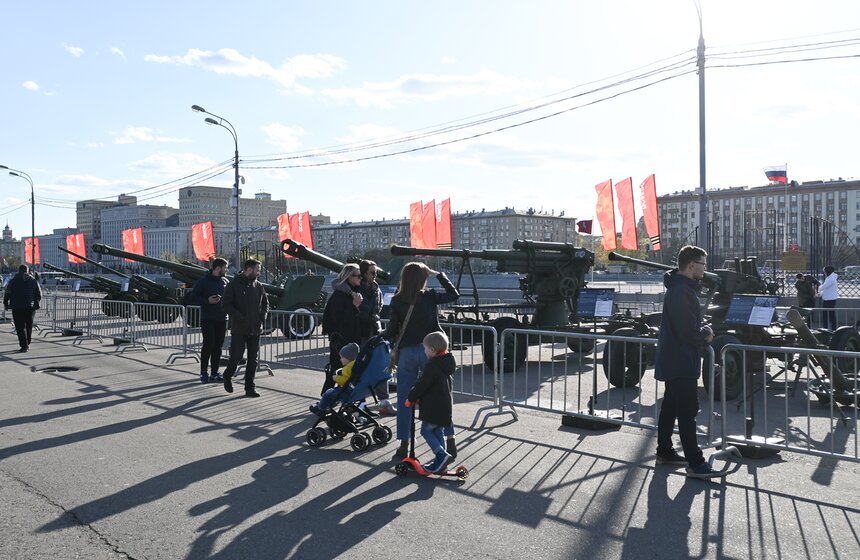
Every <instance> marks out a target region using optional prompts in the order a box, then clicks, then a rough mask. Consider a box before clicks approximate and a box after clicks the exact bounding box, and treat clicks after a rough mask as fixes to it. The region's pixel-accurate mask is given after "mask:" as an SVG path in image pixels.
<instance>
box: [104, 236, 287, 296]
mask: <svg viewBox="0 0 860 560" xmlns="http://www.w3.org/2000/svg"><path fill="white" fill-rule="evenodd" d="M93 251H95V252H96V253H99V254H101V255H110V256H113V257H122V258H125V259H129V260H132V261H137V262H142V263H144V264H150V265H152V266H158V267H160V268H163V269H165V270H169V271H170V272H171V276H173V278H174V279H176V280H178V281H180V282H185V283H186V284H194V283H195V282H197V281H198V280H200V279H201V278H203V277H204V276H206V274H208V273H209V269H208V268H204V267H202V266H198V265H196V264H187V263H177V262H173V261H168V260H165V259H159V258H156V257H150V256H148V255H140V254H138V253H131V252H129V251H124V250H122V249H117V248H116V247H111V246H110V245H104V244H101V243H95V244H93ZM240 272H241V271H240ZM141 278H143V277H141ZM146 280H148V281H149V282H153V283H154V284H156V285H159V286H160V284H158V283H157V282H154V281H152V280H149V279H148V278H147V279H146ZM261 284H262V285H263V289H265V290H266V293H267V294H269V295H272V296H276V297H280V296H281V295H283V293H284V288H281V287H280V286H275V285H273V284H265V283H263V282H261Z"/></svg>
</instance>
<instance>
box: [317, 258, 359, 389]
mask: <svg viewBox="0 0 860 560" xmlns="http://www.w3.org/2000/svg"><path fill="white" fill-rule="evenodd" d="M360 285H361V272H360V271H359V269H358V265H357V264H353V263H348V264H345V265H343V268H342V269H341V271H340V274H338V277H337V278H336V279H335V280H334V281H333V282H332V289H333V291H332V294H331V296H330V297H329V298H328V301H327V302H326V305H325V311H323V321H322V326H323V334H327V335H328V340H329V367H328V370H327V371H326V376H325V381H324V382H323V387H322V391H321V393H324V392H325V391H326V390H328V389H330V388H331V387H333V386H334V378H333V375H332V374H334V372H336V371H337V370H338V369H340V368H341V363H340V349H341V348H343V347H344V346H346V345H347V344H349V343H350V342H355V343H356V344H358V345H361V338H362V336H361V335H362V329H361V318H360V312H359V308H360V307H361V303H362V301H363V300H364V298H363V297H362V295H361V292H360V291H359V287H360ZM347 288H348V289H347Z"/></svg>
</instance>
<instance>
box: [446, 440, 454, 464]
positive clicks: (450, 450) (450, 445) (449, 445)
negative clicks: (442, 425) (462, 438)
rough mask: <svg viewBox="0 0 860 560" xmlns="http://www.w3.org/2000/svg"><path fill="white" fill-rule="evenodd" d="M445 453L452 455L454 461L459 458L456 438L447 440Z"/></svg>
mask: <svg viewBox="0 0 860 560" xmlns="http://www.w3.org/2000/svg"><path fill="white" fill-rule="evenodd" d="M445 451H447V452H448V455H450V456H451V458H452V459H456V458H457V442H456V441H455V440H454V438H452V437H449V438H448V439H446V440H445Z"/></svg>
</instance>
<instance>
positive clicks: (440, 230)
mask: <svg viewBox="0 0 860 560" xmlns="http://www.w3.org/2000/svg"><path fill="white" fill-rule="evenodd" d="M452 230H453V227H452V223H451V199H450V198H446V199H445V200H443V201H442V202H440V203H439V204H437V205H436V246H437V247H441V248H443V249H450V248H451V247H452V244H451V242H452V239H453V233H452Z"/></svg>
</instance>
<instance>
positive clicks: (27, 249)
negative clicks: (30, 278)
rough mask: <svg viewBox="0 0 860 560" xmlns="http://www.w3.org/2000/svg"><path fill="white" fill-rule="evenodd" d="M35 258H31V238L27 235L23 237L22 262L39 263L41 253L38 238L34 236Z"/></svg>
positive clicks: (40, 261)
mask: <svg viewBox="0 0 860 560" xmlns="http://www.w3.org/2000/svg"><path fill="white" fill-rule="evenodd" d="M35 256H36V258H35V259H33V238H32V237H27V238H25V239H24V263H25V264H41V263H42V254H41V252H40V251H39V238H38V237H37V238H36V255H35Z"/></svg>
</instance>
